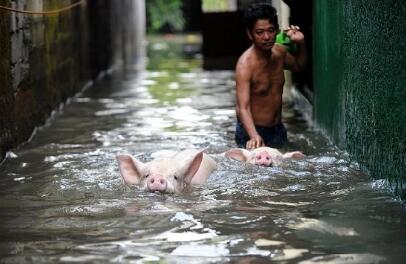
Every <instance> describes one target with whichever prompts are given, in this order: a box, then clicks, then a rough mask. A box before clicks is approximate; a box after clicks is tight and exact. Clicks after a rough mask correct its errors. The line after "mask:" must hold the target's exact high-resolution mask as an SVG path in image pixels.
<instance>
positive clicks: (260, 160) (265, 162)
mask: <svg viewBox="0 0 406 264" xmlns="http://www.w3.org/2000/svg"><path fill="white" fill-rule="evenodd" d="M255 164H256V165H259V166H266V167H269V166H272V157H271V155H269V153H268V152H266V151H262V152H260V153H258V154H257V155H256V156H255Z"/></svg>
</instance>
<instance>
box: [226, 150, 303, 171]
mask: <svg viewBox="0 0 406 264" xmlns="http://www.w3.org/2000/svg"><path fill="white" fill-rule="evenodd" d="M224 155H225V156H226V157H230V158H233V159H235V160H239V161H243V162H247V163H250V164H254V165H259V166H265V167H270V166H273V165H276V166H277V165H280V164H281V163H282V161H283V160H284V159H290V158H292V159H301V158H303V157H304V156H305V155H304V154H303V153H302V152H300V151H293V152H287V153H285V154H282V153H281V152H280V151H279V150H277V149H275V148H270V147H259V148H256V149H251V150H247V149H242V148H233V149H230V150H228V151H227V152H225V153H224Z"/></svg>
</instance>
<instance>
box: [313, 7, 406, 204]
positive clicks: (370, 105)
mask: <svg viewBox="0 0 406 264" xmlns="http://www.w3.org/2000/svg"><path fill="white" fill-rule="evenodd" d="M405 18H406V1H403V0H386V1H381V0H347V1H341V0H314V39H313V52H314V64H313V66H314V89H315V104H314V109H315V119H316V122H317V123H318V124H319V125H320V127H321V128H322V129H323V130H324V131H326V133H327V134H329V135H331V136H332V138H333V139H334V140H335V142H336V143H337V144H338V145H339V146H340V147H342V148H344V149H346V150H348V152H349V153H350V155H351V156H352V158H353V159H354V160H355V161H357V162H358V163H359V164H360V166H361V168H363V169H364V170H366V171H367V172H368V173H369V174H370V175H371V176H372V177H374V178H384V179H389V180H390V182H391V183H392V184H393V187H395V190H396V191H397V192H398V193H399V194H400V195H401V196H403V197H404V198H405V196H406V193H405V191H404V190H402V189H403V188H405V183H406V181H405V177H406V158H405V155H406V148H405V145H406V103H405V99H406V55H405V51H406V19H405ZM402 183H403V188H402Z"/></svg>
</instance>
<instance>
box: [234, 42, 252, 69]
mask: <svg viewBox="0 0 406 264" xmlns="http://www.w3.org/2000/svg"><path fill="white" fill-rule="evenodd" d="M254 63H255V58H254V53H253V50H252V47H250V48H248V49H247V50H246V51H244V53H243V54H241V56H240V57H239V58H238V61H237V65H236V70H237V71H238V70H248V69H250V68H251V67H252V66H253V64H254Z"/></svg>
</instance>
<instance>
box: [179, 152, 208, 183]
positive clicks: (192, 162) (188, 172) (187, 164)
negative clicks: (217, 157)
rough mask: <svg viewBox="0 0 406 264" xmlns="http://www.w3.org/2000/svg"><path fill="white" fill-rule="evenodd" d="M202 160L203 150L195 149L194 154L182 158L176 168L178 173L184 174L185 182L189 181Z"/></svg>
mask: <svg viewBox="0 0 406 264" xmlns="http://www.w3.org/2000/svg"><path fill="white" fill-rule="evenodd" d="M202 161H203V151H197V152H196V153H195V154H194V155H191V156H190V157H188V158H187V159H185V160H183V162H182V163H181V165H180V166H179V168H178V173H179V175H184V176H183V178H184V180H185V182H186V183H190V182H191V181H192V179H193V176H195V174H196V173H197V171H198V170H199V168H200V164H201V163H202Z"/></svg>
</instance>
